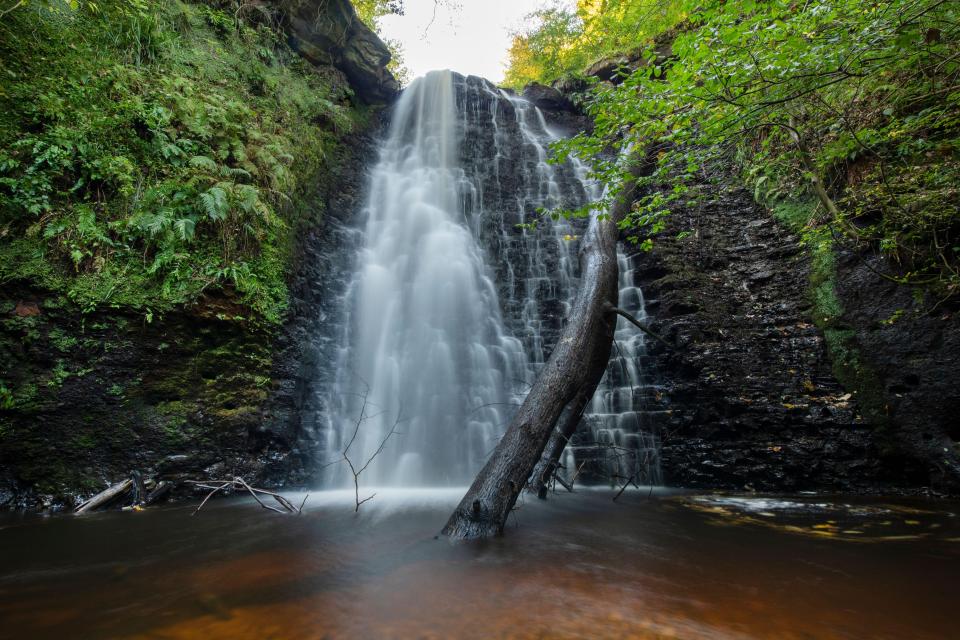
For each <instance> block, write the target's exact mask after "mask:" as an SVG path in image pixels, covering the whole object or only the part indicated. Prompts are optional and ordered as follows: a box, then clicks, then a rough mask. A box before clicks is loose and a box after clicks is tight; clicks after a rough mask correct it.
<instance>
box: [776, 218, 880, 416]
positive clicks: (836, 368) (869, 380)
mask: <svg viewBox="0 0 960 640" xmlns="http://www.w3.org/2000/svg"><path fill="white" fill-rule="evenodd" d="M815 211H816V204H815V203H813V202H802V201H784V202H780V203H778V204H777V205H776V206H775V207H774V208H773V215H774V217H775V218H776V219H777V220H779V221H780V222H781V223H783V224H784V225H786V226H787V227H788V228H789V229H790V230H791V231H792V232H794V233H796V234H798V235H799V236H800V237H801V239H802V242H803V244H804V247H805V248H806V250H807V253H808V255H809V256H810V287H809V290H808V291H809V296H810V300H811V303H812V309H811V315H812V319H813V322H814V324H816V325H817V327H818V328H819V329H820V330H821V331H822V332H823V336H824V341H825V342H826V346H827V354H828V355H829V357H830V361H831V364H832V369H833V374H834V376H836V378H837V380H839V381H840V383H841V384H842V385H843V386H844V387H845V388H846V389H848V390H850V391H852V392H854V393H855V394H856V396H857V402H858V405H859V406H860V409H861V411H862V412H863V413H864V414H865V416H866V417H867V418H868V419H869V420H870V422H871V423H873V424H874V425H876V426H877V427H878V428H880V429H881V430H882V431H885V428H886V427H887V425H888V422H889V420H888V416H887V411H886V400H885V396H884V393H883V385H882V383H881V382H880V379H879V377H878V376H877V375H876V373H875V372H874V371H872V370H871V369H870V367H869V366H868V365H867V364H866V363H865V362H864V359H863V357H862V354H861V352H860V347H859V344H858V342H857V335H856V332H855V331H854V330H853V329H852V328H851V327H849V326H848V325H846V324H845V322H844V319H843V314H844V309H843V303H842V301H841V300H840V297H839V296H838V295H837V260H836V253H835V247H834V240H833V236H832V234H831V233H830V231H829V229H828V228H826V227H822V226H817V225H816V224H815V222H814V212H815Z"/></svg>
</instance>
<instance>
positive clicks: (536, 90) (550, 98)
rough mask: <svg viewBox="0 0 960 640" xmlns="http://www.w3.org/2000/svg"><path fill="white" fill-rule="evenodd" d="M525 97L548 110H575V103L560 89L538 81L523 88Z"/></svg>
mask: <svg viewBox="0 0 960 640" xmlns="http://www.w3.org/2000/svg"><path fill="white" fill-rule="evenodd" d="M523 97H524V98H526V99H527V100H529V101H530V102H532V103H533V104H534V105H536V106H537V107H540V108H541V109H544V110H546V111H568V112H572V111H575V108H574V106H573V103H572V102H570V99H569V98H567V97H566V96H565V95H563V94H562V93H560V91H558V90H557V89H554V88H553V87H548V86H546V85H543V84H538V83H536V82H531V83H530V84H528V85H527V86H526V87H524V88H523Z"/></svg>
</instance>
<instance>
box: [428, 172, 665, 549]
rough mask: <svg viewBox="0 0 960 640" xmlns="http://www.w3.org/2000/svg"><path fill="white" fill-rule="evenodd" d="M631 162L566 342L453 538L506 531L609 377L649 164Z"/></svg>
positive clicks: (587, 263)
mask: <svg viewBox="0 0 960 640" xmlns="http://www.w3.org/2000/svg"><path fill="white" fill-rule="evenodd" d="M630 162H631V164H630V166H629V169H628V171H627V175H628V176H629V177H628V178H627V181H628V183H627V184H626V185H624V188H623V189H622V190H621V191H620V197H619V198H618V200H617V201H616V202H615V203H614V205H613V206H612V207H611V209H610V211H609V212H608V213H604V214H598V215H594V216H593V218H592V219H591V221H590V226H589V228H588V230H587V233H586V234H585V235H584V238H583V244H582V245H581V248H580V273H581V285H580V291H579V292H578V293H577V299H576V301H575V302H574V304H573V307H572V309H571V312H570V316H569V319H568V322H567V325H566V326H565V327H564V330H563V333H562V335H561V337H560V340H559V342H558V344H557V346H556V347H555V348H554V350H553V352H552V353H551V354H550V359H549V360H548V361H547V363H546V365H545V366H544V368H543V370H542V371H541V373H540V375H539V376H538V378H537V380H536V381H535V382H534V384H533V386H532V387H531V389H530V393H529V394H528V395H527V397H526V399H525V400H524V402H523V404H522V405H521V406H520V409H519V410H518V411H517V413H516V414H515V415H514V417H513V419H512V420H511V422H510V425H509V426H508V427H507V431H506V433H505V434H504V435H503V437H502V438H501V439H500V442H499V443H498V444H497V447H496V449H494V452H493V454H492V455H491V456H490V459H489V460H488V461H487V463H486V465H484V467H483V469H482V470H481V471H480V473H479V474H478V475H477V477H476V479H475V480H474V481H473V484H472V485H471V486H470V489H469V490H468V491H467V493H466V495H465V496H464V497H463V499H462V500H461V501H460V504H459V505H458V506H457V508H456V510H455V511H454V512H453V514H452V515H451V516H450V519H449V520H448V521H447V524H446V526H445V527H444V528H443V533H444V534H445V535H447V536H449V537H451V538H458V539H464V538H480V537H485V536H489V535H498V534H501V533H503V528H504V526H505V524H506V521H507V517H508V516H509V515H510V512H511V510H512V509H513V506H514V504H515V503H516V500H517V496H519V495H520V492H521V491H523V490H524V489H525V488H526V486H527V482H528V480H529V478H530V474H531V472H532V471H533V469H534V467H535V465H536V464H537V462H538V461H539V460H540V458H541V456H542V455H543V453H544V448H545V446H546V445H547V442H548V440H549V438H550V437H551V434H552V433H553V432H554V430H556V429H560V430H561V431H567V430H569V429H570V428H571V425H573V426H574V427H575V426H576V423H577V422H579V421H580V418H581V417H582V415H583V411H584V409H585V408H586V406H587V403H588V402H589V401H590V398H591V397H592V396H593V392H594V390H595V389H596V387H597V384H598V383H599V382H600V378H601V377H603V372H604V370H605V369H606V366H607V362H608V361H609V358H610V349H611V346H612V344H613V334H614V330H615V328H616V324H617V315H616V314H617V309H616V303H617V295H618V289H617V277H618V268H617V238H618V235H619V230H618V228H617V225H618V223H619V221H620V220H622V219H623V217H624V216H625V215H626V213H627V211H628V210H629V208H630V206H631V204H632V202H633V196H634V186H635V184H636V177H637V176H639V175H640V173H641V172H642V171H643V170H644V169H645V167H646V166H647V163H645V162H639V161H633V160H631V161H630ZM561 449H562V448H561ZM557 454H558V455H559V451H558V452H557ZM551 455H552V452H551Z"/></svg>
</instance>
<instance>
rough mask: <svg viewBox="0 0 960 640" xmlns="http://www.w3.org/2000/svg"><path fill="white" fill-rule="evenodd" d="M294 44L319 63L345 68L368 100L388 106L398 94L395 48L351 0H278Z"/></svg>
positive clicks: (291, 42)
mask: <svg viewBox="0 0 960 640" xmlns="http://www.w3.org/2000/svg"><path fill="white" fill-rule="evenodd" d="M274 4H275V5H276V6H277V7H278V8H279V9H280V10H281V14H282V16H283V21H284V23H285V25H286V31H287V33H288V35H289V40H290V46H292V47H293V48H294V49H295V50H297V51H298V52H300V54H301V55H303V56H304V57H305V58H307V59H308V60H310V61H311V62H313V63H314V64H318V65H332V66H334V67H336V68H338V69H340V70H341V71H342V72H343V73H344V74H346V76H347V78H348V79H349V80H350V84H351V85H352V86H353V87H354V90H355V91H356V93H357V95H358V96H360V98H361V99H362V100H363V101H364V102H366V103H368V104H385V103H388V102H390V101H391V100H392V99H393V98H394V97H395V96H396V95H397V93H398V92H399V90H400V85H399V84H398V83H397V80H396V78H394V77H393V74H391V73H390V72H389V71H387V63H388V62H389V61H390V51H389V49H387V46H386V45H385V44H384V43H383V41H381V40H380V38H378V37H377V35H376V34H375V33H373V31H371V30H370V29H369V28H368V27H367V26H366V25H365V24H363V22H362V21H361V20H360V18H358V17H357V12H356V11H355V10H354V8H353V5H352V4H351V3H350V2H349V0H275V1H274Z"/></svg>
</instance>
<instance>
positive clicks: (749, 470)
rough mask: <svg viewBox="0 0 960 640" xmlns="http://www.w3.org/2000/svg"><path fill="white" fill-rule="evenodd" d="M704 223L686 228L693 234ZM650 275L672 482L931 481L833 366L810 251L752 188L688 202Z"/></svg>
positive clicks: (760, 486) (666, 462) (819, 485)
mask: <svg viewBox="0 0 960 640" xmlns="http://www.w3.org/2000/svg"><path fill="white" fill-rule="evenodd" d="M690 230H692V231H693V233H692V234H691V235H689V236H687V237H685V238H682V239H680V238H677V234H678V233H679V232H681V231H690ZM636 277H637V280H638V282H640V283H641V285H642V287H643V290H644V293H645V295H646V298H647V311H648V313H649V316H650V318H651V325H652V328H653V329H654V330H655V331H657V332H659V333H660V334H661V335H663V336H664V337H665V338H666V339H667V341H668V342H671V343H673V344H676V345H677V346H678V348H677V349H669V348H666V347H664V346H663V345H661V344H659V343H657V342H651V343H649V350H650V351H649V355H648V356H647V358H646V361H645V362H644V363H643V364H644V365H645V369H646V370H647V371H648V375H649V376H652V377H654V378H657V379H658V380H659V382H660V384H661V385H662V389H663V391H662V393H660V394H659V402H660V405H661V407H662V409H663V411H664V412H663V413H662V414H661V415H662V418H661V432H660V433H661V438H662V443H663V448H662V458H661V459H662V465H663V474H664V481H665V483H666V484H668V485H676V486H686V487H702V488H729V489H743V488H745V487H746V488H755V489H757V490H768V491H784V490H790V491H792V490H804V489H818V490H842V491H860V490H871V491H876V490H882V489H883V488H885V487H886V488H894V487H896V488H902V487H910V486H918V485H922V484H925V478H924V475H923V473H922V469H921V468H920V467H918V466H917V465H915V464H914V465H910V464H906V465H904V464H903V460H899V459H898V460H891V459H890V458H889V457H885V455H884V454H885V453H886V452H885V451H884V450H883V447H881V446H880V441H881V439H880V438H879V436H878V433H877V430H876V427H875V425H871V424H868V423H867V422H866V421H865V420H864V419H863V417H862V413H861V411H860V409H859V407H858V406H857V404H856V396H854V395H851V394H850V393H848V392H847V390H845V389H843V388H841V386H840V385H839V384H838V383H837V381H836V379H835V378H834V376H833V374H832V372H831V363H830V361H829V359H828V357H827V352H826V348H825V345H824V339H823V337H822V335H821V334H820V332H819V331H818V330H817V328H816V327H815V326H814V325H813V324H812V323H811V320H810V312H811V307H810V303H809V297H808V292H807V289H808V286H809V285H808V260H807V258H806V256H805V254H804V251H803V249H802V247H801V246H800V244H799V241H798V238H796V237H795V236H793V235H791V234H790V233H788V232H787V231H786V230H785V229H784V228H783V227H782V226H780V224H778V223H777V222H776V221H775V220H774V219H773V218H772V217H771V215H770V214H769V213H768V211H767V210H766V209H765V208H764V207H761V206H758V205H756V204H755V203H754V202H753V201H752V198H751V196H750V194H749V193H747V192H745V191H743V190H736V189H734V190H730V191H722V190H721V191H717V190H714V192H713V194H712V196H711V199H710V200H709V201H708V202H706V203H705V204H704V205H702V206H701V207H699V208H692V209H687V210H682V211H680V212H678V213H675V214H674V215H673V216H672V217H671V218H670V222H669V228H668V229H667V230H666V231H665V232H664V233H663V234H662V235H661V236H660V237H659V238H658V239H657V241H656V245H655V249H654V250H653V251H652V252H651V253H649V254H646V255H645V256H641V257H640V258H638V262H637V272H636Z"/></svg>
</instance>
